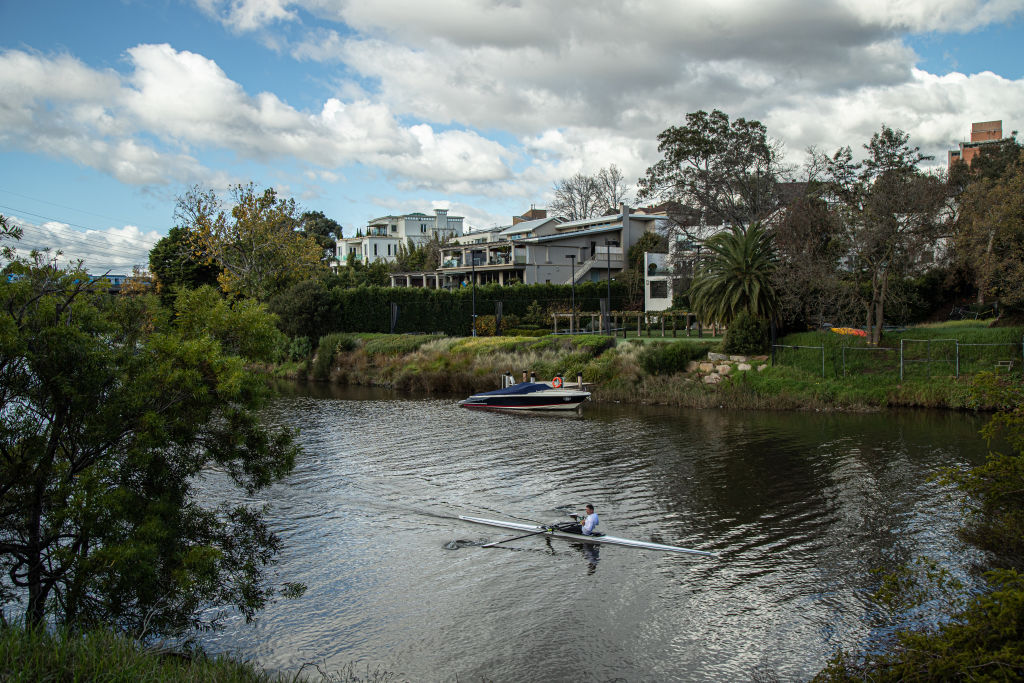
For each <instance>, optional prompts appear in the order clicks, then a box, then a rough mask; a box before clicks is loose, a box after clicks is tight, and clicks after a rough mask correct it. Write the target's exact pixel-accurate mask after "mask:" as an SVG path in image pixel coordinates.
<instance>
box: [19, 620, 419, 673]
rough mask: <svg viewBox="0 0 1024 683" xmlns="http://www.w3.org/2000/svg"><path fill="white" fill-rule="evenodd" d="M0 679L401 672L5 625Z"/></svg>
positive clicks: (103, 633) (106, 633) (113, 635)
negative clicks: (288, 666) (322, 666)
mask: <svg viewBox="0 0 1024 683" xmlns="http://www.w3.org/2000/svg"><path fill="white" fill-rule="evenodd" d="M0 680H3V681H10V682H11V683H22V682H24V683H29V682H32V683H35V682H36V681H109V682H111V683H116V682H117V681H124V682H125V683H129V682H131V683H135V682H136V681H154V682H156V681H160V682H161V683H164V682H169V683H178V682H180V683H186V682H187V683H194V682H195V681H218V682H223V683H300V682H302V683H304V682H310V681H312V682H318V681H330V682H331V683H395V682H397V681H399V680H401V679H399V678H398V677H397V676H396V675H395V674H392V673H389V672H384V671H379V670H378V671H374V672H370V671H367V672H366V673H365V674H361V673H357V672H356V671H355V670H354V668H353V667H352V666H349V667H347V668H345V669H342V670H341V671H336V672H333V673H325V672H322V671H320V670H318V669H317V668H315V667H307V668H306V670H305V671H299V672H297V673H294V674H287V675H286V674H275V673H268V672H266V671H264V670H263V669H261V668H260V667H259V666H257V665H255V664H252V663H249V662H242V661H238V660H236V659H232V658H230V657H224V656H217V657H210V656H207V655H205V654H203V653H202V652H187V653H185V652H181V651H172V650H168V649H162V648H151V647H150V648H147V647H144V646H143V645H141V644H140V643H138V642H137V641H134V640H132V639H131V638H128V637H125V636H123V635H119V634H116V633H113V632H111V631H90V632H88V633H83V634H72V633H69V632H66V631H60V632H57V633H52V632H46V631H35V630H28V631H26V630H24V629H22V628H19V627H4V628H0Z"/></svg>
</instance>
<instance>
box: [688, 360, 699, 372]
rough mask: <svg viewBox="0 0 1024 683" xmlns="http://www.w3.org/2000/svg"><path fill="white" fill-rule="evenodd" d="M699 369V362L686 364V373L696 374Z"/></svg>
mask: <svg viewBox="0 0 1024 683" xmlns="http://www.w3.org/2000/svg"><path fill="white" fill-rule="evenodd" d="M698 367H700V364H699V363H697V361H695V360H691V361H690V362H689V363H687V364H686V371H687V372H696V370H697V368H698Z"/></svg>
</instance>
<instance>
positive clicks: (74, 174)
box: [0, 0, 1024, 273]
mask: <svg viewBox="0 0 1024 683" xmlns="http://www.w3.org/2000/svg"><path fill="white" fill-rule="evenodd" d="M0 25H2V26H3V27H4V31H3V34H2V36H0V213H2V214H3V215H5V216H7V217H8V218H9V220H11V222H13V223H15V224H17V225H19V226H21V227H23V229H24V233H25V236H24V238H23V239H22V241H21V244H20V245H18V247H19V250H21V251H22V252H25V251H27V250H28V249H33V248H44V247H49V248H51V249H59V250H61V251H62V252H63V254H64V257H65V258H68V259H82V260H83V261H84V263H85V265H86V267H87V268H89V270H90V272H96V273H100V272H107V271H110V272H117V273H120V272H130V270H131V268H132V266H133V265H145V264H146V263H147V261H148V257H147V254H148V251H149V249H150V248H151V247H152V245H153V244H154V243H155V242H156V240H158V239H160V237H162V236H164V235H166V234H167V231H168V230H169V229H170V228H171V227H173V226H174V224H175V222H174V206H175V201H176V198H177V197H178V196H181V195H182V194H183V193H184V192H185V191H186V190H187V189H188V188H189V187H191V186H193V185H199V186H200V187H202V188H204V189H213V190H216V191H217V192H219V193H222V194H223V196H225V197H226V196H227V192H226V190H227V188H229V187H231V186H232V185H235V184H239V183H241V184H246V183H249V182H252V183H254V184H255V185H256V186H257V188H266V187H273V188H274V189H275V190H276V191H277V192H278V193H279V194H281V195H283V196H287V197H293V198H295V200H296V201H297V202H298V203H299V204H300V206H301V207H302V208H303V209H304V210H312V211H322V212H323V213H324V214H326V215H327V216H328V217H330V218H333V219H334V220H336V221H338V223H340V224H341V225H342V226H343V230H344V235H345V236H352V235H354V234H355V231H356V230H357V229H358V228H362V227H364V226H365V225H366V223H367V221H369V220H370V219H372V218H375V217H378V216H383V215H387V214H402V213H408V212H413V211H423V212H427V213H430V212H432V211H433V209H435V208H447V209H449V211H450V213H451V214H454V215H461V216H464V217H465V218H466V225H467V227H468V228H472V229H482V228H487V227H491V226H495V225H505V224H509V223H511V219H512V216H514V215H520V214H522V213H525V212H526V211H527V210H529V209H530V208H531V206H536V207H538V208H543V207H545V206H546V205H547V204H548V202H549V201H550V200H551V198H552V195H553V185H554V183H555V182H556V181H557V180H559V179H560V178H565V177H568V176H570V175H572V174H574V173H576V172H583V173H588V174H590V173H595V172H597V171H598V170H599V169H601V168H604V167H607V166H608V165H610V164H615V165H616V166H618V167H619V168H620V169H621V170H622V171H623V173H624V175H625V177H626V178H627V180H630V181H633V182H634V184H635V180H636V179H638V178H639V177H641V176H642V175H643V173H644V171H645V170H646V169H647V167H649V166H651V165H652V164H654V163H656V162H657V161H658V159H659V158H660V155H659V153H658V149H657V144H658V143H657V135H658V133H660V132H661V131H663V130H665V129H666V128H668V127H670V126H674V125H683V124H684V123H685V117H686V114H687V113H688V112H693V111H697V110H700V109H703V110H706V111H711V110H712V109H720V110H722V111H724V112H726V113H727V114H728V115H729V116H730V117H732V118H737V117H745V118H747V119H757V120H759V121H761V122H763V123H764V124H765V125H766V127H767V129H768V133H769V135H771V136H772V137H773V138H775V139H777V140H778V141H779V142H781V143H782V145H783V149H784V152H785V155H786V160H787V161H788V162H789V163H790V164H792V165H793V167H794V168H798V167H799V166H800V165H801V164H802V163H803V161H804V160H805V159H806V150H807V149H808V148H809V147H812V146H813V147H816V148H818V149H821V150H824V151H828V152H833V151H835V150H836V149H837V148H839V147H841V146H846V145H850V146H851V147H853V148H854V150H855V152H856V151H857V150H859V149H860V147H861V145H863V143H865V142H867V140H869V139H870V137H871V135H872V133H874V132H876V131H878V130H879V129H880V127H881V126H882V125H883V124H884V125H888V126H890V127H893V128H899V129H902V130H904V131H906V132H907V133H909V134H910V136H911V143H912V144H915V145H918V146H920V147H921V148H922V150H923V151H925V152H926V153H928V154H932V155H934V156H935V157H936V160H935V162H934V163H935V164H937V165H944V163H945V159H946V152H947V150H949V149H952V148H955V147H956V143H957V142H959V141H963V140H966V139H969V135H970V125H971V122H972V121H988V120H995V119H1001V120H1002V121H1003V129H1004V134H1009V132H1010V131H1012V130H1016V129H1017V128H1018V127H1020V126H1022V125H1024V122H1022V119H1024V47H1022V46H1024V0H932V1H926V0H674V1H669V0H658V1H655V0H607V1H606V0H559V1H558V2H551V1H550V0H432V1H431V2H424V1H423V0H180V1H174V0H90V2H81V0H56V1H50V0H36V1H33V2H25V1H24V0H0Z"/></svg>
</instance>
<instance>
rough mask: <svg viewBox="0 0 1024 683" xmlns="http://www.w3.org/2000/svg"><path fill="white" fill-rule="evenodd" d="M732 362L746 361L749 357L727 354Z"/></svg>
mask: <svg viewBox="0 0 1024 683" xmlns="http://www.w3.org/2000/svg"><path fill="white" fill-rule="evenodd" d="M729 360H731V361H732V362H733V363H746V362H747V361H748V360H749V359H748V358H747V357H746V356H729Z"/></svg>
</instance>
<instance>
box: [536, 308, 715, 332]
mask: <svg viewBox="0 0 1024 683" xmlns="http://www.w3.org/2000/svg"><path fill="white" fill-rule="evenodd" d="M603 316H604V314H603V313H600V312H594V311H581V312H578V313H576V314H575V315H573V314H572V313H552V314H551V321H552V330H551V332H552V334H566V333H568V334H603V333H604V329H605V326H606V325H607V324H608V323H607V322H606V321H604V320H603ZM610 317H611V320H610V321H609V322H610V324H611V328H612V329H611V333H612V335H614V336H620V335H621V336H622V338H623V339H625V338H626V337H627V335H628V334H633V333H634V332H635V334H636V336H637V337H645V336H646V337H663V338H668V337H680V336H685V337H689V336H691V335H696V336H697V337H698V338H703V337H704V333H705V332H707V333H709V334H711V335H712V336H714V337H717V336H718V335H719V333H720V332H721V331H723V330H724V329H725V328H724V327H721V326H720V325H718V323H713V324H712V325H711V326H710V327H704V326H703V325H702V324H701V322H700V319H699V318H698V317H697V315H696V314H695V313H688V312H686V311H652V312H643V311H612V313H611V316H610Z"/></svg>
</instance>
